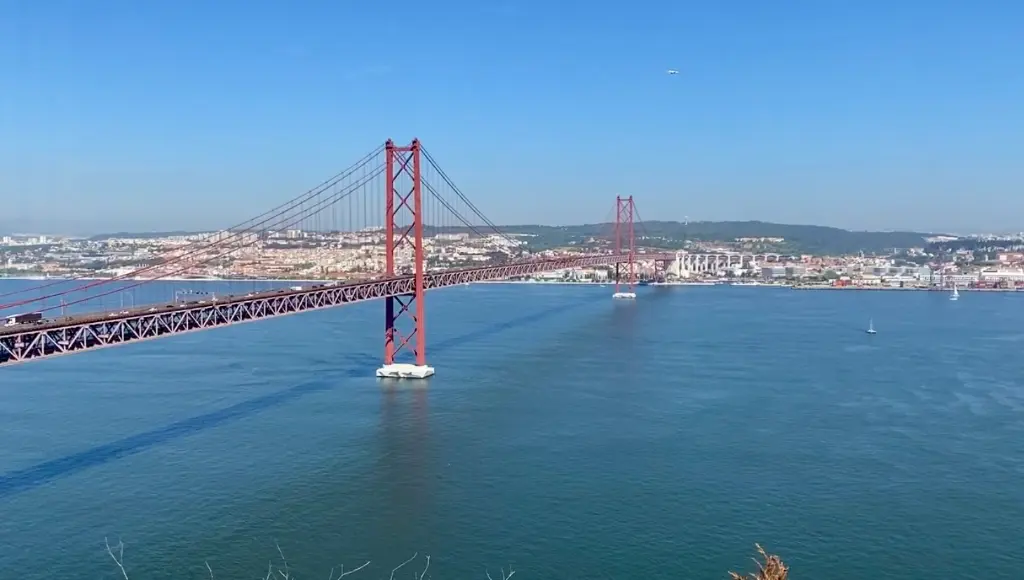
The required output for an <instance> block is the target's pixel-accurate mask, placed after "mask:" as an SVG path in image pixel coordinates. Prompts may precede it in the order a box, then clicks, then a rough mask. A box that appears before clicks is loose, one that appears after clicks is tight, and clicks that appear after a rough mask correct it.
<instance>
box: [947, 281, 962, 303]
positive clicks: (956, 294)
mask: <svg viewBox="0 0 1024 580" xmlns="http://www.w3.org/2000/svg"><path fill="white" fill-rule="evenodd" d="M949 299H950V300H959V299H960V293H959V292H957V291H956V284H955V283H954V284H953V293H952V294H950V295H949Z"/></svg>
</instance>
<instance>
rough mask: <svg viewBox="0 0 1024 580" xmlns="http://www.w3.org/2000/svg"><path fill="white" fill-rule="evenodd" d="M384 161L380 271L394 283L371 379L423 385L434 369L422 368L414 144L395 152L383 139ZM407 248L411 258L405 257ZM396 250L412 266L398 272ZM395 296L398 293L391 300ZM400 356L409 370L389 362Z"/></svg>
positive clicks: (419, 206) (422, 267) (419, 198)
mask: <svg viewBox="0 0 1024 580" xmlns="http://www.w3.org/2000/svg"><path fill="white" fill-rule="evenodd" d="M384 155H385V160H384V163H385V177H384V181H385V187H384V195H385V200H384V212H385V213H384V252H385V258H384V260H385V262H384V268H385V276H386V277H387V278H396V277H397V278H398V279H397V280H395V281H394V284H395V288H394V289H393V290H392V289H390V288H389V295H388V296H387V297H386V298H385V299H384V366H382V367H380V368H379V369H377V376H378V377H382V378H402V379H407V378H408V379H425V378H427V377H429V376H431V375H433V374H434V367H431V366H427V351H426V346H427V334H426V324H425V322H426V312H425V304H424V301H423V298H424V293H425V290H426V288H425V287H424V274H425V272H426V257H425V255H424V248H423V191H422V188H421V172H420V169H421V166H420V142H419V140H418V139H413V140H412V143H411V144H409V145H405V146H398V145H395V144H394V142H392V141H391V139H388V141H387V143H386V144H385V145H384ZM410 246H411V252H408V250H407V249H408V248H410ZM401 250H405V253H406V255H408V254H410V253H411V258H412V265H411V266H408V267H407V268H405V269H403V271H401V272H399V271H397V262H398V261H399V258H400V251H401ZM408 270H411V272H408ZM410 273H411V275H412V278H411V280H410V279H409V278H408V276H409V274H410ZM395 290H404V292H403V293H401V294H395ZM402 319H406V320H407V321H408V324H407V326H409V327H410V328H409V329H408V330H405V331H403V330H401V329H400V328H399V326H398V325H397V324H396V323H397V322H398V321H399V320H402ZM403 350H407V351H411V352H410V354H412V356H413V359H414V360H415V364H412V363H396V362H395V357H396V356H397V355H398V354H399V353H400V352H401V351H403Z"/></svg>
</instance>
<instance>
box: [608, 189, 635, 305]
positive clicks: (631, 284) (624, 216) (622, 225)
mask: <svg viewBox="0 0 1024 580" xmlns="http://www.w3.org/2000/svg"><path fill="white" fill-rule="evenodd" d="M635 214H636V206H635V205H634V204H633V196H632V195H631V196H629V197H622V196H621V195H620V196H616V197H615V253H616V254H618V255H621V254H622V253H623V251H628V254H627V256H628V258H627V260H626V263H625V264H622V263H618V264H615V294H612V298H616V299H619V300H635V299H636V236H635V233H634V231H633V216H634V215H635ZM624 238H625V239H624ZM620 266H626V267H627V268H628V269H629V271H628V273H627V276H628V277H627V278H626V282H625V284H622V275H621V274H620V273H619V269H620ZM620 286H625V287H624V288H623V287H620Z"/></svg>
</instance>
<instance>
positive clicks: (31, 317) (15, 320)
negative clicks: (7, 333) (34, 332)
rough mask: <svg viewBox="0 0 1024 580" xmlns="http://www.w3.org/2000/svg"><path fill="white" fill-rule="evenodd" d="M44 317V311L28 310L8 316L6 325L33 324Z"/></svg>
mask: <svg viewBox="0 0 1024 580" xmlns="http://www.w3.org/2000/svg"><path fill="white" fill-rule="evenodd" d="M42 319H43V313H42V312H26V313H24V314H12V315H10V316H8V317H7V321H6V322H4V326H17V325H19V324H31V323H33V322H39V321H40V320H42Z"/></svg>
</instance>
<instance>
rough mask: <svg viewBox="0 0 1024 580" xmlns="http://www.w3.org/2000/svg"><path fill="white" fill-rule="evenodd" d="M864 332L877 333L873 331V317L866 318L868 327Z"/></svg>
mask: <svg viewBox="0 0 1024 580" xmlns="http://www.w3.org/2000/svg"><path fill="white" fill-rule="evenodd" d="M864 332H866V333H868V334H878V333H877V332H875V320H874V319H869V320H868V329H867V330H865V331H864Z"/></svg>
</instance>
